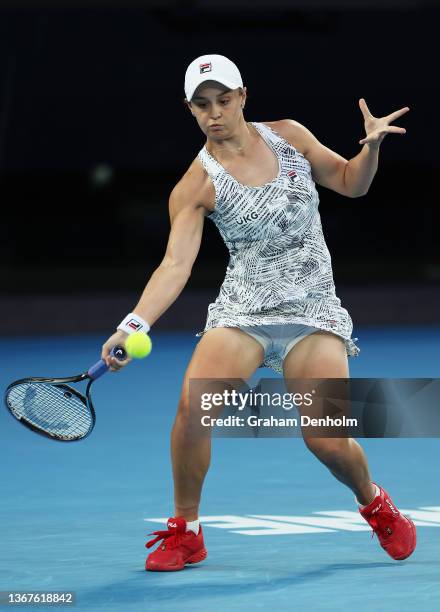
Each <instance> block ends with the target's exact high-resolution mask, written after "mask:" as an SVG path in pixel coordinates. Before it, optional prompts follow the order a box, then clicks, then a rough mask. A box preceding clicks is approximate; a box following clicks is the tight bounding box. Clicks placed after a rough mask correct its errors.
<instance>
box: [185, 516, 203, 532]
mask: <svg viewBox="0 0 440 612" xmlns="http://www.w3.org/2000/svg"><path fill="white" fill-rule="evenodd" d="M199 525H200V523H199V519H196V520H195V521H187V522H186V531H192V532H193V533H195V534H196V535H198V533H199Z"/></svg>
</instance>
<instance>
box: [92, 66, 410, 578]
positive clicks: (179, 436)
mask: <svg viewBox="0 0 440 612" xmlns="http://www.w3.org/2000/svg"><path fill="white" fill-rule="evenodd" d="M185 95H186V103H187V106H188V108H189V110H190V112H191V114H192V115H193V117H194V118H195V119H196V121H197V123H198V125H199V127H200V129H201V130H202V132H203V133H204V134H205V135H206V144H205V146H204V147H203V149H202V150H201V151H200V152H199V154H198V155H197V157H196V158H195V159H194V161H193V162H192V164H191V166H190V167H189V169H188V170H187V172H186V173H185V175H184V176H183V178H182V179H181V180H180V181H179V182H178V183H177V185H176V186H175V187H174V189H173V191H172V193H171V196H170V200H169V212H170V220H171V232H170V236H169V241H168V246H167V250H166V253H165V256H164V259H163V261H162V262H161V264H160V265H159V266H158V268H157V269H156V270H155V272H154V273H153V274H152V276H151V278H150V280H149V282H148V284H147V286H146V287H145V290H144V292H143V295H142V297H141V298H140V301H139V303H138V304H137V306H136V307H135V309H134V311H133V313H130V314H129V315H127V317H126V318H125V319H124V321H123V322H122V323H121V324H120V325H119V327H118V331H117V332H116V333H115V334H113V335H112V336H111V337H110V338H109V340H107V342H106V343H105V344H104V346H103V352H102V356H103V358H104V359H105V360H106V361H107V363H108V364H109V366H110V367H111V369H112V370H115V371H116V370H119V369H120V368H121V367H124V366H125V365H126V364H127V363H128V360H127V361H124V362H122V363H119V362H117V361H116V360H115V359H114V358H112V357H110V351H111V349H112V348H113V347H114V346H115V345H117V344H119V343H121V342H123V341H124V339H125V338H126V335H127V334H129V333H132V332H133V331H135V330H144V331H145V332H148V330H149V328H150V325H152V324H153V323H154V322H155V321H156V320H157V319H158V318H159V317H160V316H161V315H162V313H163V312H164V311H165V310H166V309H167V308H168V307H169V306H170V305H171V304H172V303H173V302H174V300H175V299H176V298H177V296H178V295H179V294H180V292H181V291H182V289H183V287H184V286H185V284H186V282H187V280H188V278H189V276H190V273H191V268H192V265H193V263H194V261H195V259H196V256H197V253H198V250H199V247H200V241H201V237H202V229H203V222H204V219H205V217H209V218H210V219H212V220H213V221H214V223H215V224H216V225H217V227H218V229H219V231H220V233H221V235H222V237H223V239H224V240H225V243H226V245H227V247H228V248H229V251H230V260H229V265H228V268H227V273H226V277H225V280H224V283H223V285H222V287H221V290H220V294H219V296H218V298H217V299H216V301H215V302H214V303H213V304H211V305H210V306H209V312H208V319H207V322H206V326H205V330H204V331H203V332H200V333H199V334H198V335H201V336H202V338H201V340H200V341H199V343H198V344H197V346H196V348H195V351H194V354H193V356H192V358H191V361H190V363H189V365H188V368H187V370H186V373H185V377H184V381H183V386H182V393H181V397H180V401H179V406H178V411H177V416H176V420H175V423H174V427H173V431H172V440H171V446H172V460H173V476H174V496H175V517H174V518H171V519H169V521H168V529H167V530H166V531H159V532H155V534H156V536H157V537H156V538H155V539H154V540H153V541H151V542H149V543H148V544H147V546H148V547H150V546H152V545H153V544H154V543H156V542H158V541H161V542H162V543H161V545H160V546H158V547H157V549H156V550H154V551H153V552H152V553H151V554H150V555H149V556H148V558H147V561H146V569H147V570H156V571H172V570H179V569H183V567H184V566H185V564H188V563H196V562H198V561H201V560H203V559H204V558H205V557H206V549H205V546H204V541H203V532H202V527H201V526H200V525H199V521H198V508H199V502H200V497H201V490H202V484H203V480H204V477H205V475H206V472H207V470H208V466H209V461H210V439H209V437H206V436H205V437H200V436H199V437H197V436H195V437H194V435H193V432H192V429H191V424H192V417H193V408H191V406H190V402H189V391H188V389H189V380H190V379H194V378H201V379H205V378H239V379H244V380H246V379H248V378H249V377H250V376H252V374H253V373H254V371H255V370H256V368H258V367H259V366H262V365H264V366H269V367H272V368H273V369H274V370H275V371H278V372H282V373H283V374H284V377H285V378H286V379H289V378H290V379H301V378H348V377H349V369H348V359H347V356H348V355H351V356H355V355H357V354H358V352H359V349H358V347H357V346H356V344H355V343H354V341H353V340H352V339H351V332H352V322H351V318H350V316H349V314H348V312H347V311H346V310H345V309H344V308H342V306H341V303H340V300H339V299H338V298H337V297H336V294H335V288H334V283H333V276H332V269H331V260H330V254H329V252H328V249H327V246H326V244H325V240H324V237H323V234H322V228H321V222H320V217H319V213H318V201H319V200H318V193H317V191H316V189H315V182H316V183H318V184H320V185H323V186H325V187H327V188H329V189H333V190H334V191H336V192H337V193H340V194H341V195H345V196H347V197H350V198H355V197H359V196H362V195H365V194H366V193H367V191H368V189H369V187H370V185H371V182H372V180H373V177H374V175H375V173H376V170H377V164H378V151H379V146H380V144H381V142H382V140H383V138H384V137H385V135H386V134H387V133H397V134H403V133H405V130H404V129H403V128H399V127H395V126H392V125H390V123H391V122H392V121H393V120H394V119H397V118H398V117H400V116H401V115H403V114H404V113H406V112H407V111H408V110H409V108H408V107H405V108H402V109H400V110H398V111H396V112H394V113H391V114H390V115H388V116H386V117H382V118H376V117H373V116H372V115H371V113H370V111H369V110H368V107H367V105H366V102H365V100H364V99H361V100H360V101H359V106H360V109H361V111H362V114H363V116H364V121H365V131H366V136H365V138H363V139H362V140H360V141H359V142H360V144H363V145H364V146H363V148H362V150H361V151H360V153H359V154H358V155H357V156H356V157H354V158H353V159H351V160H349V161H347V160H346V159H344V158H343V157H341V156H340V155H338V154H337V153H334V152H333V151H331V150H329V149H328V148H326V147H325V146H323V145H322V144H321V143H320V142H319V141H318V140H317V139H316V138H315V137H314V136H313V135H312V134H311V133H310V131H309V130H307V129H306V128H305V127H304V126H302V125H301V124H299V123H298V122H296V121H293V120H289V119H284V120H279V121H272V122H264V123H247V122H246V121H245V119H244V117H243V109H244V107H245V104H246V88H245V87H243V82H242V79H241V75H240V72H239V70H238V68H237V66H236V65H235V64H234V63H233V62H231V61H230V60H229V59H227V58H225V57H224V56H221V55H204V56H201V57H199V58H197V59H195V60H194V61H193V62H192V63H191V64H190V65H189V67H188V69H187V71H186V76H185ZM305 443H306V445H307V447H308V448H309V449H310V450H311V451H312V452H313V454H314V455H315V456H316V457H317V458H318V459H319V460H320V461H321V462H323V463H324V465H326V466H327V467H328V469H329V470H330V471H331V472H332V474H333V475H334V476H335V477H336V478H337V479H338V480H339V481H341V482H343V483H344V484H345V485H347V486H348V487H349V488H350V489H351V490H352V491H353V493H354V495H355V498H356V502H357V504H358V506H359V511H360V513H361V515H362V516H363V517H364V518H365V519H366V520H367V521H368V523H369V524H370V525H371V526H372V528H373V532H375V533H376V534H377V535H378V538H379V540H380V543H381V545H382V547H383V548H384V549H385V550H386V551H387V552H388V553H389V555H390V556H391V557H393V558H394V559H404V558H406V557H408V556H409V555H410V554H411V553H412V552H413V550H414V548H415V544H416V533H415V527H414V524H413V522H412V521H411V520H409V519H408V518H407V517H405V516H403V515H402V514H401V513H400V512H399V511H398V510H397V509H396V507H395V505H394V504H393V502H392V500H391V499H390V497H389V495H388V494H387V493H386V491H384V489H382V488H381V487H379V486H378V485H376V484H375V483H373V482H372V481H371V477H370V473H369V469H368V464H367V459H366V456H365V454H364V452H363V450H362V448H361V447H360V445H359V444H358V443H357V442H356V441H355V440H354V439H350V438H349V439H347V438H316V437H315V438H313V437H311V438H308V439H305Z"/></svg>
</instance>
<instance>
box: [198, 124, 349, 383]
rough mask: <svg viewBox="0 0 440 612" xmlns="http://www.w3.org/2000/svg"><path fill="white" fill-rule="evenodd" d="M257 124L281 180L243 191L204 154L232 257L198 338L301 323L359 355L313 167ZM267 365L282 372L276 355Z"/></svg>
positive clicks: (222, 231) (216, 211)
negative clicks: (218, 330)
mask: <svg viewBox="0 0 440 612" xmlns="http://www.w3.org/2000/svg"><path fill="white" fill-rule="evenodd" d="M252 125H253V126H254V127H255V128H256V129H257V130H258V132H259V133H260V135H261V136H262V138H263V139H264V140H265V142H266V143H267V144H268V145H269V147H271V149H272V150H273V151H274V153H275V155H276V156H277V158H278V162H279V172H278V176H277V177H276V178H275V179H273V180H272V181H270V182H269V183H266V184H265V185H261V186H258V187H250V186H247V185H243V184H242V183H240V182H239V181H237V180H236V179H235V178H234V177H233V176H231V174H229V173H228V172H227V171H226V169H225V168H224V167H223V166H222V165H221V164H220V163H219V162H218V161H217V160H216V159H214V157H212V155H210V153H209V152H208V150H207V149H206V147H203V149H201V151H200V152H199V154H198V158H199V160H200V162H201V163H202V165H203V167H204V168H205V170H206V172H207V173H208V175H209V176H210V178H211V180H212V182H213V185H214V188H215V208H214V211H213V212H212V213H211V214H210V215H208V218H209V219H211V220H212V221H213V222H214V223H215V225H216V226H217V228H218V230H219V232H220V234H221V236H222V238H223V240H224V242H225V244H226V246H227V248H228V250H229V254H230V258H229V263H228V266H227V269H226V275H225V279H224V281H223V284H222V286H221V289H220V293H219V295H218V297H217V298H216V300H215V302H213V303H212V304H210V305H209V308H208V317H207V321H206V325H205V329H204V330H203V331H201V332H199V333H198V334H197V336H201V335H203V333H204V332H205V331H207V330H208V329H211V328H213V327H242V326H255V325H279V324H286V325H288V324H292V323H297V324H302V325H310V326H313V327H316V328H318V329H323V330H327V331H330V332H333V333H335V334H337V335H338V336H340V337H342V338H343V339H344V341H345V346H346V350H347V354H348V355H350V356H357V355H358V354H359V352H360V349H359V348H358V347H357V346H356V344H355V343H354V341H353V340H352V339H351V334H352V331H353V323H352V320H351V317H350V315H349V314H348V312H347V310H346V309H345V308H343V307H342V306H341V300H340V299H339V298H338V297H337V296H336V293H335V285H334V281H333V272H332V264H331V257H330V253H329V250H328V248H327V245H326V242H325V239H324V235H323V232H322V225H321V218H320V215H319V211H318V206H319V195H318V192H317V190H316V187H315V182H314V181H313V178H312V171H311V165H310V163H309V161H308V160H307V159H306V158H305V157H304V156H303V155H302V154H301V153H299V151H297V150H296V149H295V148H294V147H293V146H292V145H291V144H289V143H288V142H287V141H286V140H285V139H284V138H282V137H281V136H280V135H279V134H278V133H276V132H275V131H274V130H273V129H272V128H270V127H269V126H267V125H265V124H264V123H254V122H253V123H252ZM354 340H357V338H354ZM262 366H265V367H271V368H272V369H273V370H275V371H276V372H281V371H282V363H281V362H280V359H277V357H276V356H271V357H270V358H266V359H265V361H264V363H263V364H262Z"/></svg>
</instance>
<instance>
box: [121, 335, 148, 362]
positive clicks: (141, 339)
mask: <svg viewBox="0 0 440 612" xmlns="http://www.w3.org/2000/svg"><path fill="white" fill-rule="evenodd" d="M151 348H152V343H151V338H150V336H148V335H147V334H146V333H144V332H142V331H138V332H135V333H134V334H130V335H129V336H128V338H127V339H126V341H125V350H126V351H127V354H128V356H129V357H132V358H133V359H143V357H146V356H147V355H149V354H150V352H151Z"/></svg>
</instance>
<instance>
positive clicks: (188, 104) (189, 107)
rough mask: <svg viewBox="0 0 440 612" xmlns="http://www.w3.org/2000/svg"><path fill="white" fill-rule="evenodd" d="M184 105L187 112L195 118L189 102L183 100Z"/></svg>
mask: <svg viewBox="0 0 440 612" xmlns="http://www.w3.org/2000/svg"><path fill="white" fill-rule="evenodd" d="M184 103H185V105H186V106H187V107H188V110H189V112H190V113H191V115H192V116H193V117H195V114H194V112H193V109H192V105H191V102H189V101H188V100H187V99H186V98H185V100H184Z"/></svg>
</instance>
